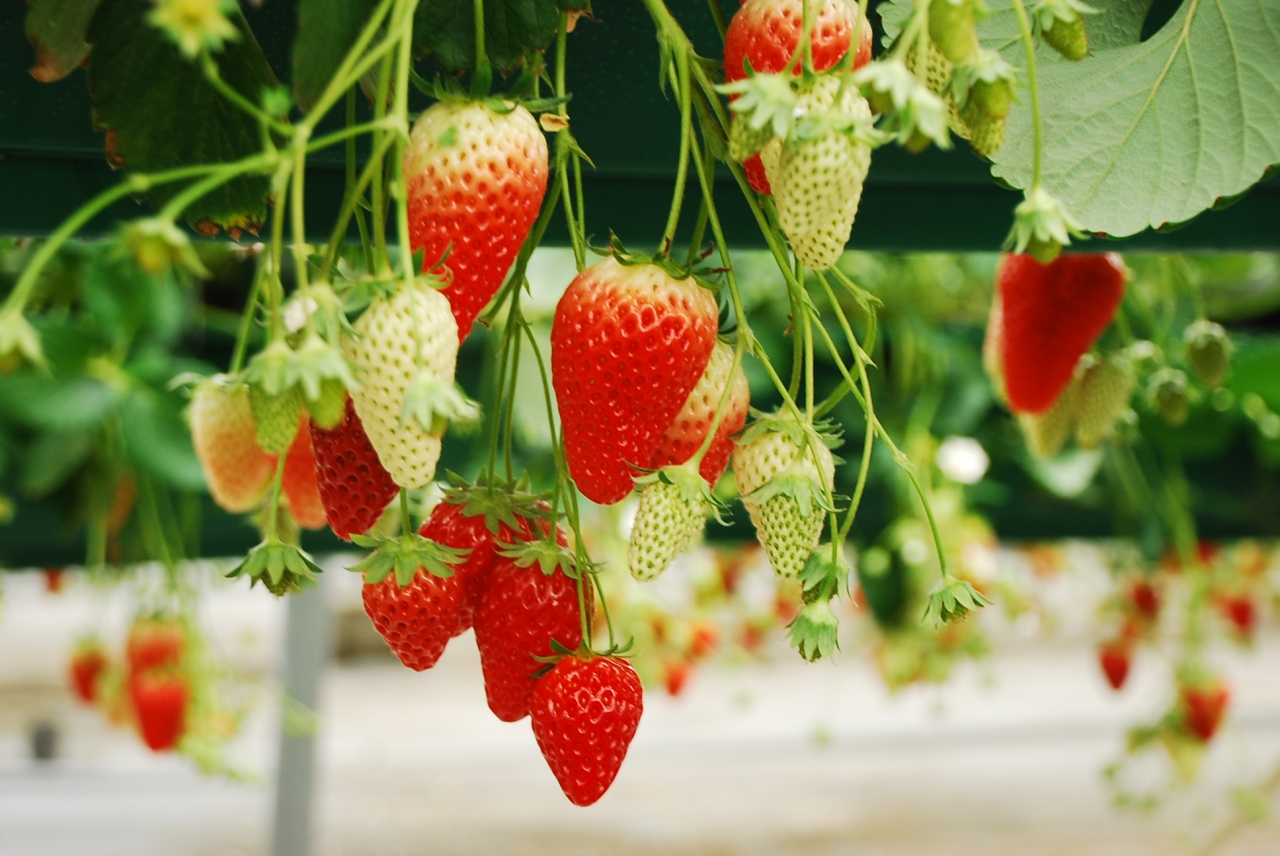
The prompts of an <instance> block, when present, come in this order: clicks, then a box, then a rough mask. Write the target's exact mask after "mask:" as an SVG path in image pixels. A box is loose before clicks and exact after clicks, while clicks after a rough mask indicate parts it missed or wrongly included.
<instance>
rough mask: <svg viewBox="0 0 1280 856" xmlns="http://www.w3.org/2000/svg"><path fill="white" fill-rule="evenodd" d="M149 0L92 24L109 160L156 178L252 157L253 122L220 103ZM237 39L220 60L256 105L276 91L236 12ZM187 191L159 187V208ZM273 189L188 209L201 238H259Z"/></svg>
mask: <svg viewBox="0 0 1280 856" xmlns="http://www.w3.org/2000/svg"><path fill="white" fill-rule="evenodd" d="M151 8H152V4H151V3H150V2H149V0H103V2H102V5H101V6H99V7H98V11H97V13H96V14H95V15H94V17H93V21H92V23H91V24H90V25H89V43H90V44H91V45H92V46H93V51H92V53H91V55H90V58H89V92H90V94H91V95H92V97H93V112H94V121H95V123H96V124H97V125H98V127H100V128H102V129H104V130H106V131H107V132H108V134H107V156H108V158H109V159H110V160H111V162H112V164H113V165H115V166H122V167H124V168H125V169H128V170H130V171H131V172H154V171H157V170H165V169H172V168H175V167H181V166H188V165H192V164H203V163H223V162H226V161H233V160H237V159H239V158H243V157H246V156H248V155H250V154H252V153H254V152H256V151H259V150H260V149H261V147H262V135H261V131H260V129H259V127H258V122H257V120H256V119H254V118H252V117H251V116H249V115H248V114H246V113H245V112H244V111H242V110H241V109H239V108H238V107H236V106H235V105H233V104H232V103H231V102H229V101H228V100H227V99H225V98H223V97H222V96H221V95H220V94H218V92H217V90H216V89H214V87H213V86H212V85H211V84H210V83H209V82H208V81H207V80H206V79H205V77H204V74H203V73H202V72H201V70H200V67H199V65H197V64H196V63H194V62H191V61H189V60H187V59H186V58H184V57H183V56H182V55H181V54H180V53H179V51H178V48H177V46H176V45H174V44H173V43H172V42H171V41H170V40H169V39H168V38H167V37H166V36H165V35H164V34H163V33H162V32H161V31H160V30H158V29H157V28H155V27H153V26H151V25H150V24H149V23H147V21H146V14H147V12H148V11H149V10H150V9H151ZM231 20H232V21H233V22H234V23H235V24H236V26H237V27H238V28H239V30H240V38H239V39H238V40H237V41H234V42H228V43H227V44H226V46H225V48H224V50H223V51H222V53H220V54H219V55H218V58H217V62H218V68H219V69H220V70H221V75H222V78H223V80H225V81H226V82H227V84H229V85H230V86H231V87H233V88H234V89H235V90H236V91H237V92H239V93H241V94H242V95H243V96H244V97H246V98H248V99H249V100H250V101H257V100H258V99H259V96H260V95H261V93H262V90H263V89H265V88H267V87H269V86H273V85H275V83H276V79H275V75H274V74H272V72H271V68H270V66H268V65H267V61H266V58H265V57H264V56H263V55H262V49H261V48H259V47H258V43H257V41H255V40H254V37H253V33H252V32H250V30H249V27H248V25H247V24H246V23H245V21H244V17H243V16H242V15H241V14H240V13H239V11H238V10H237V11H236V12H235V13H234V14H233V15H232V16H231ZM181 187H182V185H180V184H168V185H164V186H161V187H157V188H155V189H154V190H153V191H152V192H151V194H150V197H151V199H152V201H153V202H155V203H157V204H160V203H163V202H164V201H165V200H167V199H169V198H170V197H171V196H173V194H174V193H176V192H177V191H178V190H179V189H180V188H181ZM266 194H267V180H266V178H265V177H262V176H245V177H241V178H238V179H236V180H234V181H232V182H230V183H228V184H226V185H224V186H222V187H221V188H218V189H217V190H214V191H213V192H211V193H209V194H208V195H207V196H205V197H204V198H202V199H200V200H199V201H197V202H196V203H194V204H193V205H192V206H191V207H189V208H188V209H187V218H188V219H189V220H190V221H191V222H192V223H194V224H196V225H197V227H198V228H200V229H201V230H202V231H206V232H209V231H216V229H211V228H209V227H210V226H214V225H216V226H221V227H223V228H225V229H227V230H236V229H246V228H248V229H256V228H257V226H258V224H259V223H261V222H262V220H263V219H264V218H265V217H266Z"/></svg>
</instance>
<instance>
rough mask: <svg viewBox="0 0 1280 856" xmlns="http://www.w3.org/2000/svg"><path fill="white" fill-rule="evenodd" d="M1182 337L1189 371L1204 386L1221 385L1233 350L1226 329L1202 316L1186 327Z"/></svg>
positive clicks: (1228, 368) (1225, 376) (1229, 368)
mask: <svg viewBox="0 0 1280 856" xmlns="http://www.w3.org/2000/svg"><path fill="white" fill-rule="evenodd" d="M1182 338H1183V340H1184V341H1185V342H1186V343H1187V364H1188V365H1190V366H1191V371H1193V372H1195V375H1196V377H1198V378H1200V381H1201V382H1202V383H1203V384H1204V385H1205V386H1208V387H1216V386H1221V385H1222V382H1223V381H1224V380H1226V378H1227V372H1228V371H1230V370H1231V352H1232V351H1233V350H1234V349H1233V347H1232V345H1231V339H1230V337H1229V336H1227V331H1226V329H1225V328H1224V327H1223V326H1222V325H1221V324H1215V323H1214V322H1212V321H1209V320H1206V319H1203V318H1202V319H1200V320H1199V321H1197V322H1195V323H1194V324H1192V325H1190V326H1189V327H1187V329H1186V330H1184V331H1183V332H1182Z"/></svg>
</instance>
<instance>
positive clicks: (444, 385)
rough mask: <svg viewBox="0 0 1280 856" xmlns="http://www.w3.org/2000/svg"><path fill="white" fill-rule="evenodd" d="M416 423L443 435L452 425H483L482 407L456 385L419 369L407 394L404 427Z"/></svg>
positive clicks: (403, 411) (403, 416)
mask: <svg viewBox="0 0 1280 856" xmlns="http://www.w3.org/2000/svg"><path fill="white" fill-rule="evenodd" d="M410 419H413V420H416V421H417V423H418V424H419V425H421V426H422V428H423V430H424V431H426V432H427V433H429V434H435V435H437V436H438V435H441V434H443V433H444V431H445V428H446V427H448V426H449V425H450V424H453V425H456V426H459V427H462V428H468V427H473V426H475V425H476V424H477V423H478V422H479V421H480V405H479V404H478V403H476V402H475V401H473V400H472V399H470V398H468V397H467V394H466V393H465V392H463V391H462V387H460V386H458V384H457V382H456V381H446V380H442V379H440V378H439V377H437V376H436V375H435V374H434V373H432V372H431V371H429V370H428V369H426V368H420V369H418V372H417V374H416V375H415V376H414V378H413V380H412V381H411V382H410V383H409V388H408V389H407V390H405V394H404V409H403V410H402V411H401V412H400V426H401V427H402V428H403V427H404V425H405V424H406V423H407V422H408V421H409V420H410Z"/></svg>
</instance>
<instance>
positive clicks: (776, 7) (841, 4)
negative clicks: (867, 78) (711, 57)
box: [724, 0, 871, 194]
mask: <svg viewBox="0 0 1280 856" xmlns="http://www.w3.org/2000/svg"><path fill="white" fill-rule="evenodd" d="M809 14H810V15H811V16H812V18H811V20H812V21H813V38H812V44H813V70H814V71H826V70H827V69H829V68H833V67H834V66H835V65H836V63H838V62H839V61H840V60H841V59H843V58H844V56H845V54H847V53H848V52H849V42H850V40H851V39H852V38H853V28H854V22H855V21H856V20H857V19H856V17H855V16H856V15H857V4H853V3H848V2H845V0H818V2H816V3H814V4H813V7H811V9H810V12H809ZM803 27H804V4H803V3H802V2H801V0H747V2H745V3H743V4H742V8H740V9H739V10H738V11H737V12H736V13H734V16H733V20H731V21H730V22H729V28H728V30H726V31H725V34H724V80H725V82H726V83H732V82H733V81H735V80H742V79H743V78H745V77H746V76H747V72H746V63H750V64H751V69H752V70H753V71H756V72H768V73H770V74H777V73H779V72H781V71H783V70H784V69H785V68H786V67H787V64H788V63H790V62H791V57H792V55H793V54H794V53H795V50H796V47H797V45H799V44H800V33H801V30H802V28H803ZM870 61H871V25H870V24H869V23H867V21H866V20H865V19H864V20H863V22H862V29H861V35H860V36H859V40H858V53H857V55H856V56H855V57H854V62H853V65H854V68H862V66H864V65H866V64H867V63H868V62H870ZM802 65H803V64H802V63H797V64H796V67H795V73H796V74H800V73H801V71H802V70H803V69H802ZM743 166H744V167H745V169H746V171H747V180H748V181H749V182H750V184H751V187H752V189H753V190H755V191H756V192H757V193H764V194H768V193H769V192H770V188H769V179H768V178H766V177H765V174H764V165H763V164H762V163H761V162H760V156H759V155H753V156H751V157H750V158H748V159H747V160H746V161H745V162H744V163H743Z"/></svg>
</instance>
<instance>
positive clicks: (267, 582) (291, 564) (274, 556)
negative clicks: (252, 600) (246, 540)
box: [227, 538, 322, 597]
mask: <svg viewBox="0 0 1280 856" xmlns="http://www.w3.org/2000/svg"><path fill="white" fill-rule="evenodd" d="M319 573H322V570H321V568H320V566H319V565H317V564H316V563H315V561H314V560H312V558H311V556H310V555H308V554H307V553H306V552H305V551H304V550H302V549H301V548H300V547H295V546H293V545H292V544H285V543H283V542H281V541H279V540H278V539H275V538H268V539H267V540H265V541H263V542H262V543H261V544H259V545H258V546H256V547H254V548H253V549H252V550H250V551H249V555H247V556H245V557H244V560H243V561H242V562H240V564H238V565H236V566H235V567H234V568H232V569H231V571H230V572H229V573H228V574H227V578H228V579H236V578H238V577H248V578H249V586H250V588H252V587H253V585H255V584H256V583H259V582H261V583H262V584H263V586H265V587H266V589H267V591H269V592H271V593H272V594H274V595H276V596H277V597H279V596H281V595H285V594H288V593H289V592H292V591H297V590H298V589H300V588H302V587H304V586H306V585H310V584H311V583H312V582H314V581H315V576H316V574H319Z"/></svg>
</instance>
